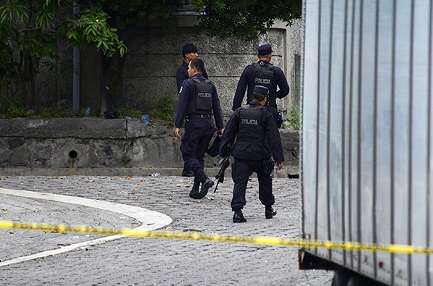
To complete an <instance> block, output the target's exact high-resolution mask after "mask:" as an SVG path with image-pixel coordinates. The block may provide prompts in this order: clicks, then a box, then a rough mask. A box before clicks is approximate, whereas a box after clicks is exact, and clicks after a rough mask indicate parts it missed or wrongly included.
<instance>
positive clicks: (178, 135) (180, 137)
mask: <svg viewBox="0 0 433 286" xmlns="http://www.w3.org/2000/svg"><path fill="white" fill-rule="evenodd" d="M174 134H175V135H176V138H177V139H179V140H180V139H182V136H181V135H180V128H177V127H176V129H175V130H174Z"/></svg>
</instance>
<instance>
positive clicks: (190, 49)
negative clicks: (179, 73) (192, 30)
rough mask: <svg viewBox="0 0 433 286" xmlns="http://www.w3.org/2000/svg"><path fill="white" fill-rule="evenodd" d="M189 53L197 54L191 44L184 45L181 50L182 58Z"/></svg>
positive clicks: (195, 48)
mask: <svg viewBox="0 0 433 286" xmlns="http://www.w3.org/2000/svg"><path fill="white" fill-rule="evenodd" d="M189 53H197V47H196V46H194V44H192V43H188V44H185V45H184V46H183V48H182V56H185V54H189Z"/></svg>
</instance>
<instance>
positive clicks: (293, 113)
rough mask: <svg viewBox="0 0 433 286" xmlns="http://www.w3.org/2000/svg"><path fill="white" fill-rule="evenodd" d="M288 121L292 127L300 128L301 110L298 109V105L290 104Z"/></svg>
mask: <svg viewBox="0 0 433 286" xmlns="http://www.w3.org/2000/svg"><path fill="white" fill-rule="evenodd" d="M288 121H289V124H290V126H291V127H292V128H293V129H295V130H299V129H300V128H301V111H300V109H299V106H297V105H293V106H292V108H291V110H290V116H289V119H288Z"/></svg>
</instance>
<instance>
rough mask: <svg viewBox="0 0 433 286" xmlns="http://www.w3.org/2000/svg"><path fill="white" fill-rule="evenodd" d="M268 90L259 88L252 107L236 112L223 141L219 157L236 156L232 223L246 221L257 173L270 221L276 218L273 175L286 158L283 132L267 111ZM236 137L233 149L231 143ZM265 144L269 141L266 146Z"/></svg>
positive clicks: (251, 103)
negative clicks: (248, 191)
mask: <svg viewBox="0 0 433 286" xmlns="http://www.w3.org/2000/svg"><path fill="white" fill-rule="evenodd" d="M268 94H269V89H268V88H267V87H265V86H261V85H256V86H255V88H254V90H253V93H252V98H251V99H252V100H251V101H250V103H249V104H247V105H245V106H242V107H239V108H237V109H236V110H235V112H234V114H233V115H232V117H231V118H230V120H229V122H228V123H227V126H226V128H225V130H224V135H223V137H222V138H221V145H220V156H221V157H225V156H228V155H229V153H230V152H231V154H230V155H231V156H233V157H234V163H233V166H232V178H233V182H234V187H233V199H232V201H231V207H232V210H233V211H234V215H233V222H235V223H238V222H246V221H247V220H246V219H245V217H244V215H243V213H242V209H243V207H244V206H245V204H246V199H245V191H246V188H247V183H248V178H249V176H250V175H251V174H252V173H253V172H256V173H257V178H258V180H259V199H260V201H261V203H262V204H263V205H265V217H266V218H267V219H270V218H272V217H273V216H275V215H276V212H275V210H274V209H273V208H272V205H273V204H274V203H275V197H274V195H273V194H272V176H271V173H272V171H273V168H274V163H273V161H272V160H271V156H272V157H273V158H274V160H275V161H276V162H277V168H278V169H281V168H282V167H283V162H284V155H283V147H282V144H281V138H280V133H279V132H278V128H277V125H276V123H275V120H274V119H273V116H272V113H271V112H270V110H269V109H267V108H265V107H264V106H265V105H266V101H267V96H268ZM235 138H236V142H235V143H234V146H233V147H230V146H231V145H232V142H233V141H234V139H235ZM265 142H268V143H267V144H265Z"/></svg>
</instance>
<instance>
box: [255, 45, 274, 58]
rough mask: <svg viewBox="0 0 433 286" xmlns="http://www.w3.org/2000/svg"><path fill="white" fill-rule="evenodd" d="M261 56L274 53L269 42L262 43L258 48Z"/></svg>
mask: <svg viewBox="0 0 433 286" xmlns="http://www.w3.org/2000/svg"><path fill="white" fill-rule="evenodd" d="M257 51H258V54H259V56H266V55H269V54H271V53H272V47H271V45H269V44H264V45H261V46H260V47H259V48H258V49H257Z"/></svg>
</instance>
